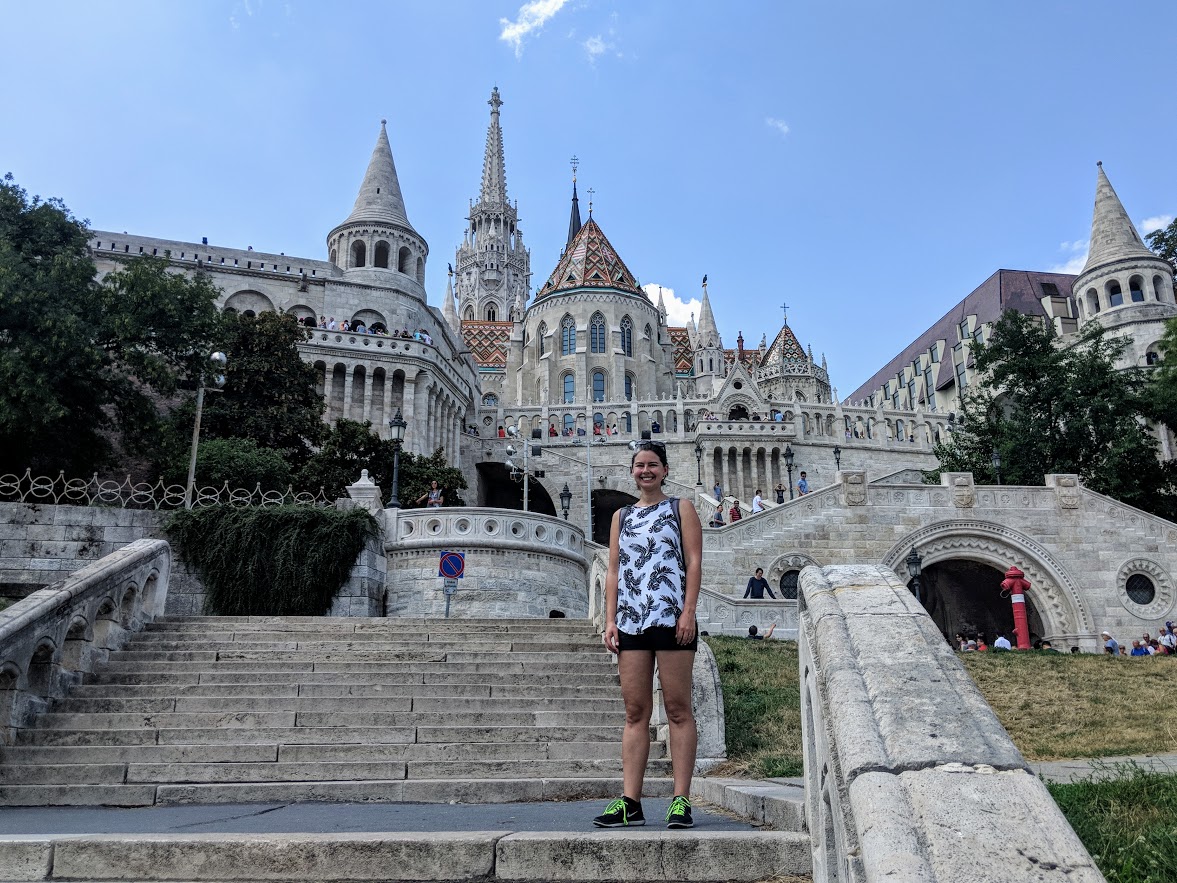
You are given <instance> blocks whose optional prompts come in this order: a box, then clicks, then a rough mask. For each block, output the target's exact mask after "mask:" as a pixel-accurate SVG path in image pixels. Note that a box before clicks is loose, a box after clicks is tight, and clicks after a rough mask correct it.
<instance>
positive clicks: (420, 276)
mask: <svg viewBox="0 0 1177 883" xmlns="http://www.w3.org/2000/svg"><path fill="white" fill-rule="evenodd" d="M417 281H418V282H419V283H421V284H422V285H424V284H425V258H423V257H420V256H418V258H417Z"/></svg>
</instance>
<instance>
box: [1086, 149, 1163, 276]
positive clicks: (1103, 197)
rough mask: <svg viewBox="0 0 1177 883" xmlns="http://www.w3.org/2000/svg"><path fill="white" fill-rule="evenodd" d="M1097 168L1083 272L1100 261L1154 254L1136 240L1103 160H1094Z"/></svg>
mask: <svg viewBox="0 0 1177 883" xmlns="http://www.w3.org/2000/svg"><path fill="white" fill-rule="evenodd" d="M1096 166H1098V167H1099V171H1098V173H1097V174H1096V178H1095V213H1094V214H1093V215H1092V218H1091V249H1090V251H1088V253H1087V263H1086V264H1085V265H1084V267H1083V271H1082V272H1083V273H1086V272H1087V271H1088V270H1092V269H1094V268H1095V267H1099V266H1102V265H1103V264H1110V263H1111V262H1113V261H1118V260H1123V259H1125V258H1140V257H1145V258H1155V257H1156V255H1155V254H1153V253H1152V252H1151V251H1149V250H1148V248H1147V247H1146V246H1145V244H1144V243H1143V242H1141V241H1140V234H1139V233H1137V232H1136V226H1135V225H1134V224H1133V223H1132V220H1131V219H1130V218H1129V217H1128V212H1126V211H1125V210H1124V205H1123V203H1121V202H1120V198H1119V197H1118V196H1116V191H1115V190H1113V189H1112V182H1111V181H1109V180H1108V176H1107V174H1106V173H1105V172H1104V170H1103V163H1102V162H1099V163H1096Z"/></svg>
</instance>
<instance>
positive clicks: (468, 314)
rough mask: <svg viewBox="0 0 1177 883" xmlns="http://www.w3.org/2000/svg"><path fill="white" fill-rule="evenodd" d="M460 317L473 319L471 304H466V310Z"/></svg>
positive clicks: (472, 306) (468, 319)
mask: <svg viewBox="0 0 1177 883" xmlns="http://www.w3.org/2000/svg"><path fill="white" fill-rule="evenodd" d="M462 318H463V319H465V320H466V321H467V322H473V321H474V305H473V304H466V311H465V313H464V314H463V315H462Z"/></svg>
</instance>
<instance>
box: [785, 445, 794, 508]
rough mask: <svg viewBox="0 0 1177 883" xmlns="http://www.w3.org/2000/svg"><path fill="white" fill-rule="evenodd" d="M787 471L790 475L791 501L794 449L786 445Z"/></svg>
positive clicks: (790, 494) (790, 497) (791, 497)
mask: <svg viewBox="0 0 1177 883" xmlns="http://www.w3.org/2000/svg"><path fill="white" fill-rule="evenodd" d="M785 469H786V470H787V471H788V473H789V499H790V500H791V499H793V448H792V447H791V446H790V445H785Z"/></svg>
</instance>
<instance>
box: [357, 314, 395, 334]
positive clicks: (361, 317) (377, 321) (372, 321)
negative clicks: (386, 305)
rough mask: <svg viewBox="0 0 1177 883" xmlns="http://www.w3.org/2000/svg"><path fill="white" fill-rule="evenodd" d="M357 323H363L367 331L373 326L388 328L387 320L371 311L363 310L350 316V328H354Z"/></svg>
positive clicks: (382, 315)
mask: <svg viewBox="0 0 1177 883" xmlns="http://www.w3.org/2000/svg"><path fill="white" fill-rule="evenodd" d="M357 322H363V323H364V325H365V327H367V329H368V330H369V331H371V330H372V326H373V325H383V326H384V327H385V328H387V327H388V320H386V319H385V318H384V314H383V313H380V312H378V311H377V310H373V309H363V310H360V311H359V312H357V313H356V314H355V315H354V316H352V317H351V327H352V328H355V327H356V323H357Z"/></svg>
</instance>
